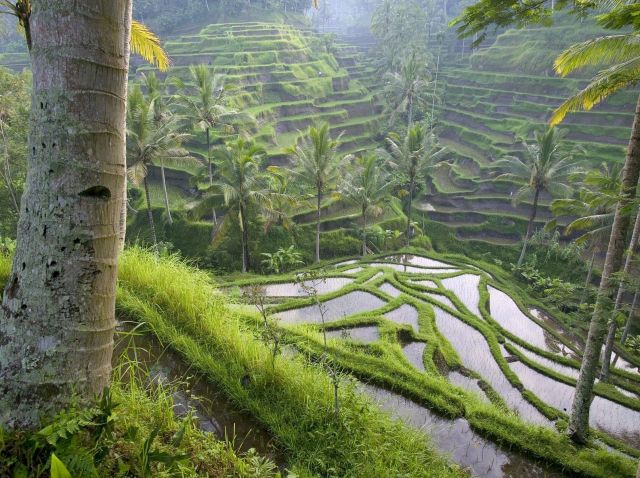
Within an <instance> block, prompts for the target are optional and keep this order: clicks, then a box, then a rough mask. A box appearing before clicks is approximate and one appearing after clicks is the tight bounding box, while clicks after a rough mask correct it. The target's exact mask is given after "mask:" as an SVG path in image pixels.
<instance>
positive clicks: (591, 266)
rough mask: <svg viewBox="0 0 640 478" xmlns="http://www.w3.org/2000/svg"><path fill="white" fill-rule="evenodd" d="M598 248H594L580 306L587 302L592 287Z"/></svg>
mask: <svg viewBox="0 0 640 478" xmlns="http://www.w3.org/2000/svg"><path fill="white" fill-rule="evenodd" d="M596 252H597V250H596V248H595V247H594V248H593V253H592V254H591V260H590V261H589V270H588V272H587V280H586V281H585V282H584V290H583V291H582V296H581V297H580V305H582V304H584V303H585V302H586V300H587V294H588V293H589V286H590V285H591V277H592V276H593V264H594V263H595V260H596Z"/></svg>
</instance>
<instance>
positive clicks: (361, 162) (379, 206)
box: [343, 154, 393, 256]
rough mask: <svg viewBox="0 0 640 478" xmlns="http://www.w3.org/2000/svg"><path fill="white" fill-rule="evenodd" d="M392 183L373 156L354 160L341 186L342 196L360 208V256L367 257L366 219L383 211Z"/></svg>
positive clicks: (377, 158) (378, 158)
mask: <svg viewBox="0 0 640 478" xmlns="http://www.w3.org/2000/svg"><path fill="white" fill-rule="evenodd" d="M392 186H393V183H392V182H391V181H390V180H389V174H388V172H387V171H386V170H385V169H384V168H383V166H382V164H381V161H380V157H379V156H377V155H375V154H369V155H366V156H362V157H361V158H358V159H357V160H356V168H355V171H353V172H352V173H351V174H348V175H347V177H346V180H345V182H344V184H343V194H344V195H345V196H346V197H347V198H348V199H349V200H350V201H352V202H353V203H355V204H357V205H358V206H359V207H360V211H361V213H362V255H363V256H366V255H367V218H368V217H375V216H379V215H380V214H382V212H383V211H384V203H385V202H386V201H387V200H388V199H389V195H390V192H391V188H392Z"/></svg>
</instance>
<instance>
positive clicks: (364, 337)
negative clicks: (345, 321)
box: [327, 326, 380, 344]
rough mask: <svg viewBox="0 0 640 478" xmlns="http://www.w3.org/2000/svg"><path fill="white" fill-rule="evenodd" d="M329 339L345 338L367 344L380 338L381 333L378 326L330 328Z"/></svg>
mask: <svg viewBox="0 0 640 478" xmlns="http://www.w3.org/2000/svg"><path fill="white" fill-rule="evenodd" d="M327 339H344V340H357V341H359V342H363V343H365V344H370V343H372V342H375V341H377V340H378V339H380V333H379V332H378V327H375V326H370V327H353V328H349V329H339V330H328V331H327Z"/></svg>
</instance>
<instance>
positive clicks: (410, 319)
mask: <svg viewBox="0 0 640 478" xmlns="http://www.w3.org/2000/svg"><path fill="white" fill-rule="evenodd" d="M384 316H385V317H386V318H387V319H389V320H390V321H392V322H395V323H396V324H401V325H402V324H409V325H410V326H411V327H412V328H413V330H414V331H415V332H418V331H419V329H420V326H419V325H418V311H417V310H416V308H415V307H413V306H412V305H408V304H404V305H402V306H400V307H398V308H397V309H394V310H392V311H391V312H387V313H386V314H384Z"/></svg>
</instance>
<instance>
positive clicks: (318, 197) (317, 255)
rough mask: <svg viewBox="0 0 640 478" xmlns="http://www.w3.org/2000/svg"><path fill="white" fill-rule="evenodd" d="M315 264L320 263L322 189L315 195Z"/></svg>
mask: <svg viewBox="0 0 640 478" xmlns="http://www.w3.org/2000/svg"><path fill="white" fill-rule="evenodd" d="M316 199H317V204H316V207H317V211H316V262H320V219H321V218H322V189H320V188H318V192H317V193H316Z"/></svg>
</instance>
